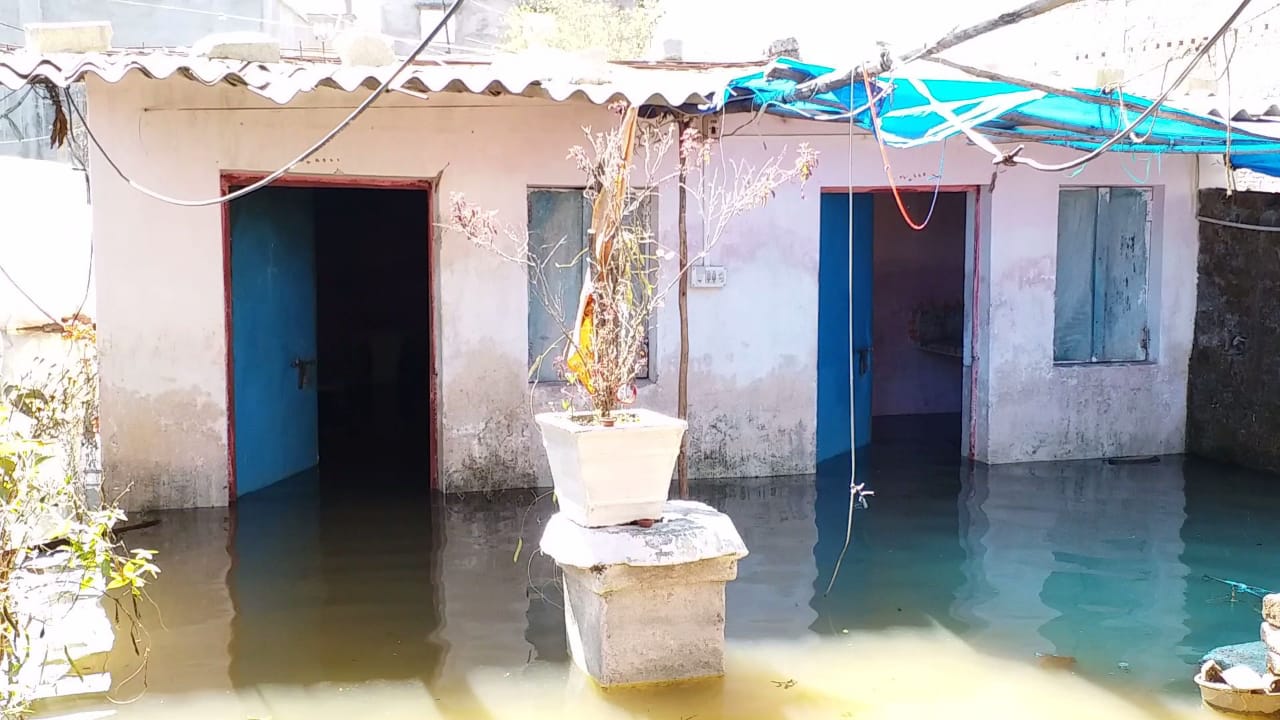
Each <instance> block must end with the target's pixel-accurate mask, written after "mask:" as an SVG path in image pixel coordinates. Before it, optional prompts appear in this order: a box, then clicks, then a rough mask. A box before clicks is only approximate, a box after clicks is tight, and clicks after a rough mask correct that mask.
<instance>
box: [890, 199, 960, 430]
mask: <svg viewBox="0 0 1280 720" xmlns="http://www.w3.org/2000/svg"><path fill="white" fill-rule="evenodd" d="M932 199H933V196H932V195H931V194H928V193H908V194H906V195H904V196H903V201H904V203H906V205H907V211H908V212H909V213H910V215H911V217H912V219H913V220H914V221H915V222H917V223H919V222H920V221H921V220H923V219H924V218H925V216H926V215H927V214H928V211H929V202H930V201H931V200H932ZM966 203H967V199H966V197H965V193H960V192H958V193H945V194H942V195H939V196H938V204H937V207H936V208H935V209H934V211H933V217H932V218H931V219H930V220H929V224H928V225H926V226H925V228H924V229H923V230H920V231H916V230H912V229H911V228H910V227H908V226H907V224H906V222H905V221H904V220H903V219H902V214H901V213H900V212H899V211H898V207H897V204H896V203H895V202H894V199H893V195H892V194H891V193H877V194H876V196H875V210H874V212H875V215H874V218H873V226H874V235H873V243H874V249H873V253H874V257H875V262H874V271H873V272H874V277H873V280H872V282H873V291H872V294H873V298H872V325H871V334H872V343H873V346H874V352H875V364H874V365H873V371H872V377H871V382H872V391H871V392H872V394H871V414H872V415H914V414H925V413H958V412H960V409H961V403H962V395H963V392H964V385H963V382H964V373H963V369H964V368H963V365H962V359H961V358H953V357H946V356H943V355H938V354H936V353H930V352H925V351H924V350H921V349H920V348H919V347H917V346H916V344H915V343H914V342H913V341H912V339H911V337H910V334H909V332H910V326H911V318H912V312H913V311H914V309H915V308H916V307H917V306H919V305H920V304H921V303H951V302H963V300H964V243H965V211H966Z"/></svg>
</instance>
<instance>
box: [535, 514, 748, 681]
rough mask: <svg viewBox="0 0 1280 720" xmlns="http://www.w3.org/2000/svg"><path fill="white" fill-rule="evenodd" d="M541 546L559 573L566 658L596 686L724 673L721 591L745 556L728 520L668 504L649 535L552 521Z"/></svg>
mask: <svg viewBox="0 0 1280 720" xmlns="http://www.w3.org/2000/svg"><path fill="white" fill-rule="evenodd" d="M541 547H542V550H543V552H545V553H547V554H548V555H551V557H552V558H554V559H555V560H556V562H557V564H559V566H560V568H561V570H563V572H564V596H565V604H564V606H565V630H566V632H567V634H568V645H569V654H570V656H571V657H572V658H573V660H574V663H575V664H576V665H577V666H578V667H579V668H581V669H582V670H583V671H584V672H586V673H587V674H588V675H590V676H591V677H592V678H594V679H595V681H596V682H597V683H599V684H600V685H602V686H604V687H613V686H619V685H637V684H647V683H665V682H674V681H680V680H693V679H698V678H707V677H717V676H720V675H723V674H724V624H725V603H724V587H725V583H727V582H729V581H730V580H733V579H734V578H736V577H737V575H738V560H739V559H740V558H742V557H744V556H745V555H746V554H747V550H746V546H745V545H743V543H742V538H741V537H740V536H739V535H738V531H737V529H736V528H734V527H733V523H732V522H731V521H729V519H728V516H726V515H724V514H723V513H719V512H716V511H715V510H713V509H711V508H710V507H708V506H706V505H703V504H701V503H694V502H684V501H672V502H669V503H667V505H666V508H665V510H664V513H663V518H662V522H659V523H657V524H655V525H654V526H653V527H651V528H647V529H646V528H640V527H638V526H634V525H632V526H620V527H608V528H595V529H591V528H584V527H582V526H580V525H577V524H576V523H574V522H572V521H571V520H569V519H568V518H567V517H565V516H564V515H562V514H557V515H556V516H554V517H552V518H551V520H550V521H549V522H548V523H547V530H546V531H545V533H544V534H543V538H542V542H541Z"/></svg>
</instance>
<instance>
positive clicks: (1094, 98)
mask: <svg viewBox="0 0 1280 720" xmlns="http://www.w3.org/2000/svg"><path fill="white" fill-rule="evenodd" d="M925 59H926V60H927V61H928V62H931V63H937V64H939V65H942V66H944V67H949V68H951V69H952V70H959V71H960V72H962V73H966V74H968V75H972V76H974V77H976V78H982V79H983V80H991V81H993V82H1000V83H1008V84H1009V85H1021V86H1022V87H1025V88H1028V89H1031V90H1039V91H1040V92H1043V93H1048V94H1050V95H1057V96H1059V97H1064V98H1070V99H1072V100H1079V101H1080V102H1086V103H1092V104H1094V105H1103V106H1106V107H1112V108H1117V109H1118V108H1119V107H1120V101H1119V100H1116V99H1115V98H1110V97H1104V96H1100V95H1090V94H1089V93H1082V92H1079V91H1076V90H1068V89H1066V88H1056V87H1053V86H1052V85H1046V84H1044V83H1040V82H1036V81H1035V80H1026V79H1023V78H1018V77H1014V76H1012V75H1006V74H1004V73H998V72H995V71H994V70H984V69H982V68H978V67H974V66H972V65H965V64H964V63H958V62H956V61H954V60H948V59H946V58H941V57H931V58H925ZM1127 111H1128V112H1129V113H1130V114H1131V115H1133V116H1134V117H1137V116H1138V115H1139V114H1140V113H1141V112H1142V108H1132V107H1130V108H1127ZM1152 116H1153V117H1157V118H1164V119H1166V120H1177V121H1178V122H1184V123H1187V124H1188V125H1194V126H1196V127H1202V128H1207V129H1210V130H1222V129H1224V128H1226V123H1224V122H1221V121H1218V120H1209V119H1205V118H1202V117H1200V116H1198V115H1194V114H1191V113H1181V112H1176V111H1171V110H1165V109H1163V108H1161V109H1158V110H1156V111H1155V112H1154V113H1152ZM1009 117H1010V116H1006V118H1009ZM1023 119H1024V120H1027V122H1034V123H1036V124H1038V125H1042V126H1045V127H1051V126H1050V125H1046V121H1044V120H1035V119H1027V118H1025V116H1024V118H1023ZM1068 129H1070V130H1071V131H1072V132H1084V130H1082V129H1076V128H1068ZM979 130H981V131H982V132H986V130H985V129H982V128H979ZM1101 132H1102V133H1103V134H1104V135H1106V136H1107V137H1111V136H1112V135H1114V133H1112V132H1110V131H1101ZM1232 132H1233V133H1234V132H1236V130H1232Z"/></svg>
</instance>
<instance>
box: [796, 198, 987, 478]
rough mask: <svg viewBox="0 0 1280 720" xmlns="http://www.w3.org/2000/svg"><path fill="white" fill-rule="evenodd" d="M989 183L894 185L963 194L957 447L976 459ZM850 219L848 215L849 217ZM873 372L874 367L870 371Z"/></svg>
mask: <svg viewBox="0 0 1280 720" xmlns="http://www.w3.org/2000/svg"><path fill="white" fill-rule="evenodd" d="M992 183H993V184H992V185H976V184H973V185H932V184H921V185H898V186H897V189H898V192H900V193H929V194H933V193H935V192H938V193H961V192H962V193H965V195H966V196H967V200H966V204H967V208H966V211H965V214H966V216H967V218H968V222H967V223H966V225H967V227H966V228H965V240H964V244H965V249H964V274H965V279H964V294H965V304H964V313H965V339H964V344H965V358H964V360H965V362H966V363H967V364H968V368H967V369H968V371H969V372H968V375H969V377H968V378H967V380H968V383H967V386H966V387H965V393H966V398H965V400H966V401H967V402H966V405H965V407H964V408H963V412H962V414H963V416H964V430H963V432H964V434H965V437H964V438H962V440H963V442H962V443H961V447H962V448H964V455H965V457H966V458H967V459H969V460H977V459H978V434H979V432H980V428H979V425H978V417H979V415H980V414H981V412H982V410H984V409H985V408H983V407H981V406H980V405H979V399H981V383H980V379H981V377H982V375H981V372H980V368H979V363H980V362H982V361H983V360H984V358H985V353H984V352H980V351H979V348H980V347H981V345H982V339H983V330H984V329H985V328H986V325H985V323H983V322H982V320H983V319H984V318H985V317H987V314H986V312H985V311H984V310H983V308H982V306H981V304H980V303H981V302H982V301H983V300H984V296H983V295H982V283H983V282H987V281H988V280H987V278H986V277H985V276H984V275H983V273H982V267H983V262H989V261H987V260H986V259H985V258H984V257H983V256H982V247H983V245H982V237H983V236H982V231H983V229H984V227H983V224H982V213H983V211H984V210H985V206H986V203H987V194H988V193H990V192H991V190H992V189H993V187H994V177H993V180H992ZM819 192H821V193H823V194H826V193H831V194H835V195H847V194H851V193H871V194H872V195H879V194H885V193H892V192H893V188H892V187H889V186H888V185H853V186H841V185H823V186H822V188H821V189H820V190H819ZM850 222H852V218H850ZM873 372H874V371H873Z"/></svg>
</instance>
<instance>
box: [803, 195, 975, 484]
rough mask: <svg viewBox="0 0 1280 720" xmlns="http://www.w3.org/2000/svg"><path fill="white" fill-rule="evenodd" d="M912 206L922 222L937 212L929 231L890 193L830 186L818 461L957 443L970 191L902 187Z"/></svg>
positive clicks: (824, 211) (839, 463) (823, 240)
mask: <svg viewBox="0 0 1280 720" xmlns="http://www.w3.org/2000/svg"><path fill="white" fill-rule="evenodd" d="M903 204H904V205H905V206H906V212H907V213H908V214H909V215H910V216H911V217H912V218H913V219H914V220H915V221H917V222H919V221H921V220H923V219H924V218H926V217H927V218H928V222H927V223H926V224H925V227H924V228H923V229H922V230H914V229H912V228H911V227H909V226H908V225H907V223H906V221H905V220H904V219H903V217H902V212H901V211H900V210H899V208H898V204H897V201H896V200H895V198H894V196H893V194H892V193H890V192H861V193H854V194H853V195H849V194H846V193H838V192H827V193H823V195H822V202H821V222H820V238H819V260H818V358H817V365H818V417H817V464H818V466H819V468H820V469H822V468H826V467H827V466H829V465H833V466H835V467H848V465H849V462H850V450H851V447H856V448H864V447H866V446H868V445H875V446H891V445H901V444H902V443H907V444H908V445H911V444H913V443H918V442H923V443H925V444H927V445H929V446H931V447H932V446H935V445H937V444H938V441H939V440H941V441H942V442H943V444H944V445H945V446H946V447H948V448H949V451H952V452H955V453H957V454H958V453H959V451H960V442H961V439H962V436H963V434H964V431H963V428H962V427H961V416H962V404H963V398H964V378H965V373H964V337H965V332H964V327H965V325H964V318H965V304H966V303H965V292H964V288H965V245H966V238H967V233H968V209H969V198H968V194H967V193H966V192H954V191H944V192H939V193H937V194H936V196H935V194H934V193H932V192H904V193H903ZM851 258H852V259H851ZM851 278H852V279H851ZM851 377H852V381H853V382H852V385H853V387H852V396H853V397H852V398H850V394H851V392H850V379H851ZM851 430H852V431H856V437H855V438H852V439H851ZM851 440H852V441H851Z"/></svg>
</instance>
